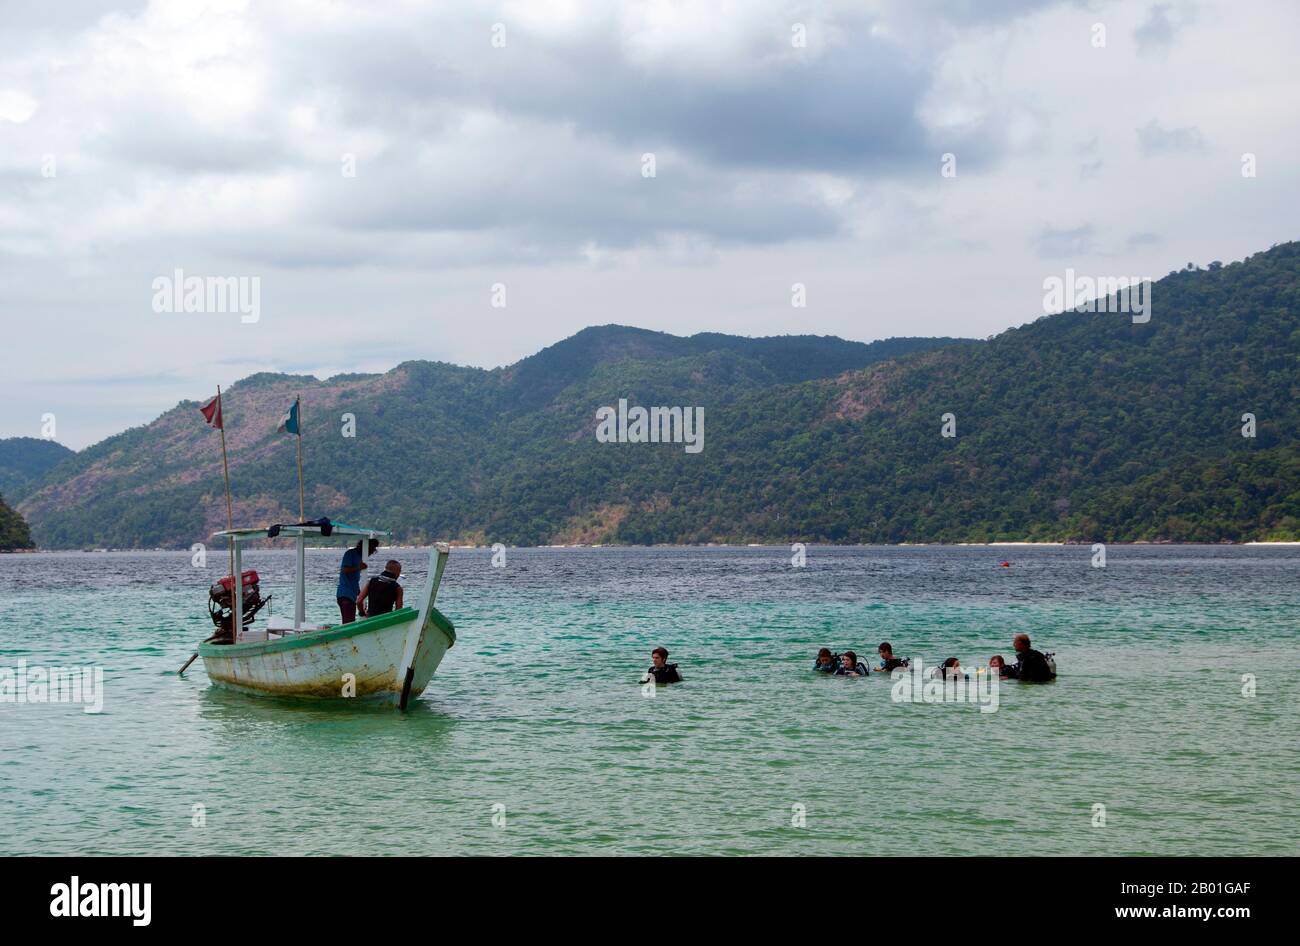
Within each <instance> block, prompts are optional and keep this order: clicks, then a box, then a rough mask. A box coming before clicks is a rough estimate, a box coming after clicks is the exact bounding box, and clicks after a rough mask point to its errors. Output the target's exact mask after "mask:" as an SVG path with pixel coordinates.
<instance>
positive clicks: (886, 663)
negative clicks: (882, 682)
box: [880, 657, 907, 673]
mask: <svg viewBox="0 0 1300 946" xmlns="http://www.w3.org/2000/svg"><path fill="white" fill-rule="evenodd" d="M906 664H907V661H906V660H904V659H902V658H901V657H890V658H889V659H888V660H883V659H882V660H881V661H880V669H881V670H883V671H884V672H885V673H889V671H891V670H897V669H898V668H899V667H902V666H906Z"/></svg>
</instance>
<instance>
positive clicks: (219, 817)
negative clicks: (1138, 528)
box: [0, 546, 1300, 855]
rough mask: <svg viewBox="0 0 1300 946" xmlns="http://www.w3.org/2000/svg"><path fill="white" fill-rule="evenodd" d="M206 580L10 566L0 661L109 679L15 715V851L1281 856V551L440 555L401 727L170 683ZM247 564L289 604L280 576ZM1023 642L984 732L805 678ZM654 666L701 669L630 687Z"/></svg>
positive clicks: (1285, 753)
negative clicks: (427, 642) (427, 640)
mask: <svg viewBox="0 0 1300 946" xmlns="http://www.w3.org/2000/svg"><path fill="white" fill-rule="evenodd" d="M393 554H394V556H395V557H397V558H399V559H401V560H402V561H403V563H404V564H405V566H406V571H407V576H406V580H407V584H408V586H410V587H412V588H415V587H417V586H418V584H419V583H420V582H421V581H422V580H423V577H424V573H425V570H426V567H427V561H428V558H427V553H426V552H422V551H417V550H411V551H398V552H396V553H393ZM338 556H339V552H338V551H337V550H322V551H315V552H312V553H311V554H310V555H309V557H308V563H309V572H310V577H309V581H310V586H311V587H310V594H309V611H308V613H309V617H312V618H317V619H329V620H333V619H335V618H334V617H333V615H335V614H336V609H335V608H334V606H333V576H334V574H335V569H336V568H337V562H338ZM385 557H387V556H386V555H385ZM1007 558H1009V559H1010V560H1011V562H1012V564H1011V566H1010V567H1008V568H1003V567H1000V565H999V562H1001V561H1002V560H1003V559H1007ZM224 562H225V559H224V555H223V554H221V553H219V552H215V551H214V552H212V553H210V556H209V560H208V566H210V567H206V568H196V567H194V566H193V564H192V562H191V556H190V555H189V554H181V553H100V554H84V553H41V554H35V555H19V556H0V628H3V631H0V668H6V667H8V668H14V667H16V666H17V665H18V662H19V661H25V662H26V663H27V664H28V665H29V666H80V665H96V666H99V667H102V668H103V673H104V706H103V711H102V712H101V713H97V714H88V713H85V712H83V711H82V709H81V708H80V707H78V706H73V705H66V704H49V703H45V704H41V703H21V704H20V703H11V702H0V823H3V824H5V825H6V827H7V828H8V830H6V831H5V832H4V833H3V835H0V854H92V855H94V854H194V855H200V854H267V855H275V854H367V855H384V854H609V853H612V854H665V853H689V854H810V855H811V854H859V855H873V854H945V855H964V854H988V853H994V854H996V853H1027V854H1047V855H1055V854H1087V855H1129V854H1139V855H1140V854H1172V855H1187V854H1193V855H1200V854H1223V855H1242V854H1285V855H1295V854H1298V853H1300V842H1298V841H1297V840H1296V836H1295V833H1294V832H1293V831H1292V830H1291V826H1292V821H1293V818H1294V815H1295V812H1296V808H1297V800H1298V798H1300V753H1298V752H1297V744H1298V740H1297V736H1298V735H1300V699H1297V692H1298V691H1297V689H1296V672H1295V671H1296V667H1297V665H1298V663H1300V549H1297V548H1263V547H1132V546H1112V547H1110V548H1109V549H1108V555H1107V563H1106V567H1105V568H1094V567H1092V553H1091V552H1090V550H1089V549H1088V548H1086V547H1077V548H1074V547H1069V548H1058V547H1015V548H1006V547H999V548H986V547H958V548H953V547H917V548H895V547H888V548H819V547H812V548H809V549H808V551H807V564H806V566H805V567H802V568H795V567H792V564H791V552H790V551H789V550H788V549H784V548H715V549H659V548H655V549H619V548H596V549H537V550H515V549H511V550H508V551H507V553H506V561H505V563H504V566H503V567H493V566H492V564H491V553H490V552H489V551H487V550H455V551H454V552H453V554H452V557H451V561H450V564H449V566H448V569H447V575H446V578H445V581H444V584H443V588H442V592H441V593H440V596H439V607H440V609H441V610H443V611H444V612H445V613H446V614H447V615H448V616H449V617H450V618H451V619H452V620H453V621H454V622H455V624H456V627H457V632H458V635H459V640H458V642H457V644H456V646H455V647H454V648H453V649H452V650H451V651H450V652H449V653H448V655H447V658H446V660H445V661H444V662H443V665H442V667H441V668H440V669H439V671H438V673H437V675H436V676H435V677H434V680H433V683H432V684H431V686H430V688H429V689H428V690H427V691H426V693H425V694H424V696H423V697H422V698H421V699H420V700H419V701H418V702H417V704H416V705H415V706H414V708H413V710H412V711H410V712H408V713H406V714H401V713H398V712H397V711H396V710H394V709H392V708H386V707H368V706H364V705H356V704H341V705H334V704H328V705H322V704H312V703H303V702H294V701H282V700H269V699H259V698H255V697H249V696H243V695H239V694H234V693H229V692H224V691H221V690H219V689H216V688H214V687H213V686H211V685H210V684H209V681H208V679H207V677H206V675H205V674H204V672H203V669H202V662H201V661H200V662H196V663H195V665H194V666H193V667H192V668H191V670H190V671H189V672H188V673H187V674H186V675H185V676H184V677H179V676H177V675H176V669H177V668H178V667H179V666H180V665H181V664H182V663H183V662H184V661H185V659H186V658H187V657H188V656H189V654H190V653H191V652H192V651H193V649H194V644H195V643H196V642H197V641H198V640H199V639H201V638H202V637H204V636H206V634H207V633H208V632H209V621H208V617H207V613H206V606H205V602H206V589H207V586H208V585H209V583H210V582H211V581H213V580H215V578H216V577H217V576H219V575H220V574H221V573H222V571H221V569H222V567H223V565H224ZM246 565H248V566H251V567H255V568H257V569H258V570H259V571H261V572H262V574H263V590H264V591H267V590H269V591H272V592H274V593H275V594H276V600H275V603H274V604H273V606H272V607H273V609H274V611H275V613H281V614H283V613H286V612H287V611H288V607H287V605H288V601H289V598H290V595H291V575H292V567H293V559H292V555H291V554H290V553H288V552H284V551H264V552H252V553H250V554H249V555H248V557H247V559H246ZM1020 631H1024V632H1027V633H1029V634H1031V635H1032V637H1033V640H1034V644H1035V646H1037V647H1039V648H1040V649H1044V650H1051V651H1054V652H1055V653H1056V655H1057V661H1058V665H1059V669H1060V677H1059V679H1058V680H1057V681H1056V682H1055V683H1052V684H1047V685H1041V686H1033V685H1018V684H1015V683H1009V684H1006V685H1004V686H1002V687H1000V689H999V699H998V706H997V710H996V712H987V713H986V712H980V709H979V707H978V706H976V705H972V704H966V703H963V704H952V703H947V704H926V703H912V702H896V701H894V700H893V699H892V698H891V693H892V691H893V683H892V682H891V680H890V679H889V678H888V677H887V676H883V675H882V676H880V677H875V676H873V677H869V678H866V679H850V678H827V677H823V676H821V675H818V674H814V673H813V672H812V671H811V669H810V668H811V664H812V658H813V655H814V654H815V652H816V650H817V648H818V647H820V646H823V645H825V646H830V647H832V648H835V649H837V650H840V649H844V648H854V649H856V650H857V651H858V653H859V654H860V655H862V656H864V658H865V657H866V656H870V655H874V651H875V645H876V644H877V643H879V642H880V641H881V640H885V639H887V640H890V641H891V642H893V644H894V646H895V651H896V652H897V653H899V654H900V655H905V656H911V657H913V658H918V657H919V658H921V659H923V660H924V661H925V662H926V663H927V664H933V663H938V662H939V661H940V660H942V658H944V657H947V656H950V655H954V656H958V657H959V658H960V659H961V661H962V664H963V665H964V666H967V667H971V666H975V665H978V664H982V663H985V662H986V661H987V658H988V657H989V656H990V655H992V654H995V653H1001V654H1005V655H1008V656H1009V655H1010V654H1011V652H1012V648H1011V643H1010V642H1011V637H1012V635H1013V634H1014V633H1016V632H1020ZM659 644H662V645H664V646H666V647H668V648H669V649H670V651H671V658H670V659H671V660H672V661H674V662H677V663H679V664H680V666H681V667H682V671H683V674H684V675H685V678H686V681H685V682H684V683H682V684H680V685H677V686H673V687H665V688H658V689H654V688H650V689H649V690H646V689H644V688H642V687H641V686H639V685H638V682H637V681H638V679H639V676H640V674H641V673H642V672H643V671H644V669H645V667H646V666H647V665H648V663H649V657H648V655H649V651H650V649H651V648H652V647H653V646H655V645H659ZM1252 682H1253V688H1252ZM647 693H650V694H652V695H647ZM1097 806H1104V808H1098V807H1097Z"/></svg>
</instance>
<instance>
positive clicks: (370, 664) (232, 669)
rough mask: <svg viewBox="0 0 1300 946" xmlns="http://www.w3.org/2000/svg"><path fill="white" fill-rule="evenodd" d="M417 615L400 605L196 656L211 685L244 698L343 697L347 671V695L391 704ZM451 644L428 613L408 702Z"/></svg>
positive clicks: (203, 649)
mask: <svg viewBox="0 0 1300 946" xmlns="http://www.w3.org/2000/svg"><path fill="white" fill-rule="evenodd" d="M418 618H419V614H418V613H417V612H416V611H415V610H414V609H412V608H403V609H401V610H400V611H395V612H392V613H391V614H385V615H380V616H379V617H374V618H367V619H365V620H362V621H357V622H354V623H353V624H343V625H336V626H335V627H331V628H328V629H326V630H323V631H316V632H312V633H308V634H301V635H291V636H290V637H288V638H285V639H284V640H275V641H268V642H258V643H250V644H238V645H233V646H232V645H229V644H226V645H218V644H203V645H201V646H200V647H199V655H200V656H201V657H202V658H203V666H204V668H205V669H206V670H207V672H208V677H209V678H210V679H211V680H212V682H213V683H215V684H217V685H219V686H222V687H225V688H227V689H233V690H237V691H240V692H243V693H251V694H256V695H260V696H292V697H308V698H316V699H343V698H345V697H344V683H345V680H346V677H345V674H352V675H353V677H355V681H356V683H355V687H356V688H355V693H354V696H353V698H356V699H364V700H379V701H386V702H393V703H396V702H398V700H399V699H400V697H401V693H402V682H403V681H402V680H401V679H400V675H399V671H398V667H399V666H400V665H401V662H402V654H403V649H404V647H405V644H406V636H407V633H408V632H409V631H410V630H411V626H412V625H413V624H414V623H415V621H416V620H418ZM455 641H456V632H455V630H454V628H453V627H452V625H451V622H450V621H448V620H447V619H446V617H444V616H443V615H442V614H441V612H439V611H438V609H437V608H430V609H429V616H428V618H426V620H425V622H424V627H423V629H422V631H421V634H420V641H419V644H418V647H417V649H416V655H415V661H414V665H415V674H414V677H413V679H412V683H411V696H412V698H414V697H417V696H419V695H420V694H421V693H423V692H424V689H425V687H427V686H428V685H429V681H430V680H431V679H432V677H433V674H434V671H435V670H437V669H438V665H439V664H440V663H442V658H443V656H444V655H445V654H446V653H447V650H448V648H450V647H451V646H452V645H453V644H454V643H455Z"/></svg>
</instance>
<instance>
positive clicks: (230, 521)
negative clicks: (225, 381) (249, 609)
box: [217, 384, 239, 591]
mask: <svg viewBox="0 0 1300 946" xmlns="http://www.w3.org/2000/svg"><path fill="white" fill-rule="evenodd" d="M217 416H218V417H220V418H221V426H219V427H218V428H217V429H218V430H220V431H221V472H222V473H223V474H224V475H225V478H226V530H227V531H229V532H234V531H235V514H234V511H233V508H232V506H231V502H230V463H229V461H228V460H227V459H226V418H225V416H224V415H223V414H222V412H221V385H219V384H218V385H217ZM227 544H228V545H229V546H230V574H231V576H232V577H233V579H234V580H235V581H239V576H238V575H236V574H235V537H234V536H233V535H232V536H231V537H230V541H229V542H228V543H227ZM232 591H233V589H232Z"/></svg>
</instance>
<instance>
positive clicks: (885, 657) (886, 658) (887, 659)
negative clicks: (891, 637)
mask: <svg viewBox="0 0 1300 946" xmlns="http://www.w3.org/2000/svg"><path fill="white" fill-rule="evenodd" d="M876 653H878V654H880V670H881V672H882V673H889V672H890V671H891V670H896V669H897V668H899V667H906V666H907V659H906V658H900V657H895V656H894V647H893V645H892V644H890V643H889V641H881V643H880V646H879V647H877V648H876Z"/></svg>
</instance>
